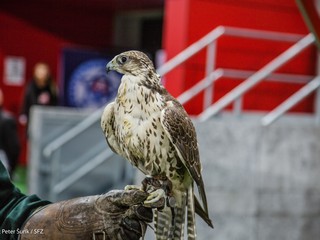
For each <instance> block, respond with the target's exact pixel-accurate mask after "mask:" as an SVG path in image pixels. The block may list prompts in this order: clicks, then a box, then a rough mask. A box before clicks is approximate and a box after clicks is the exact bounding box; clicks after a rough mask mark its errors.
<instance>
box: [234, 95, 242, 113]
mask: <svg viewBox="0 0 320 240" xmlns="http://www.w3.org/2000/svg"><path fill="white" fill-rule="evenodd" d="M242 100H243V96H241V97H238V98H237V99H236V100H235V101H234V104H233V114H234V115H235V116H237V117H238V116H240V115H241V112H242Z"/></svg>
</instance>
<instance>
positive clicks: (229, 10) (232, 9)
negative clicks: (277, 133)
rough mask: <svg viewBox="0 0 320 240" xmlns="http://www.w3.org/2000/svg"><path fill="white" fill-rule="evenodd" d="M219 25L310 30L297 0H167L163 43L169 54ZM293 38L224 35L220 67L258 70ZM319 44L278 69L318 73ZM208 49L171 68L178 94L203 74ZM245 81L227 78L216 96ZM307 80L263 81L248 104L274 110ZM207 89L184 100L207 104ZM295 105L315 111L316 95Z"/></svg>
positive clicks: (195, 106) (194, 109)
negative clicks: (284, 40) (204, 93)
mask: <svg viewBox="0 0 320 240" xmlns="http://www.w3.org/2000/svg"><path fill="white" fill-rule="evenodd" d="M219 25H224V26H234V27H242V28H251V29H261V30H269V31H277V32H289V33H299V34H307V33H308V30H307V27H306V26H305V24H304V22H303V20H302V17H301V16H300V12H299V10H298V8H297V6H296V5H295V1H292V0H283V1H277V0H268V1H265V0H215V1H213V0H212V1H203V0H167V1H166V5H165V29H164V32H165V35H164V39H163V42H164V48H165V50H166V52H167V56H168V59H170V58H171V57H173V56H175V55H176V54H177V53H179V52H180V51H181V50H183V49H184V48H186V47H187V46H189V45H190V44H192V43H193V42H195V41H197V40H198V39H200V38H201V37H203V36H204V35H205V34H207V33H208V32H210V31H211V30H213V29H214V28H216V27H217V26H219ZM289 46H290V44H287V43H277V42H271V41H261V40H259V41H257V40H251V39H240V38H234V37H223V38H221V39H219V41H218V51H217V63H216V64H217V67H222V68H235V69H243V70H258V69H260V68H261V67H262V66H264V65H265V64H267V63H268V62H269V61H270V60H272V59H273V58H274V57H276V56H277V55H279V54H280V53H281V52H283V51H284V50H285V49H287V48H288V47H289ZM315 53H316V51H315V48H309V49H308V50H307V51H305V52H304V53H302V54H301V55H299V56H298V57H297V58H295V59H294V60H292V61H290V63H288V64H286V65H285V66H284V67H282V68H281V69H279V70H278V72H283V73H299V74H310V75H312V74H314V73H315ZM204 63H205V51H202V52H200V53H199V54H197V55H196V56H195V57H193V58H192V59H190V60H189V61H187V62H186V63H185V64H184V65H183V66H182V67H180V68H179V69H178V70H174V71H172V73H170V74H168V76H167V80H166V86H167V88H168V90H169V91H170V92H171V93H172V94H173V95H174V96H178V95H179V94H180V93H182V92H183V91H185V90H186V89H188V88H190V87H191V86H193V85H194V84H195V83H196V82H198V81H199V80H200V79H202V78H203V77H204V75H205V73H204ZM240 82H241V81H239V80H234V79H226V78H222V79H221V80H218V81H217V83H216V85H215V94H214V99H213V100H214V101H216V100H217V99H219V98H220V97H221V96H223V95H224V94H225V93H226V92H228V91H230V90H231V89H232V88H234V87H235V86H236V85H238V84H239V83H240ZM301 86H302V85H300V84H283V83H274V82H263V83H261V84H259V85H258V86H256V87H255V88H254V89H253V90H251V91H250V92H248V93H247V94H246V95H245V97H244V108H245V109H247V110H270V109H273V108H274V107H275V106H277V105H278V104H279V103H281V102H282V101H283V100H284V99H286V98H287V97H288V96H290V95H291V94H293V93H294V92H295V91H296V90H298V89H299V88H300V87H301ZM202 97H203V96H202V94H200V95H199V96H198V97H196V98H195V99H194V100H193V101H190V102H189V103H187V104H186V105H185V107H186V109H187V111H188V112H189V113H191V114H198V113H199V112H200V111H201V109H202ZM293 111H302V112H311V111H313V96H310V97H309V98H307V99H306V100H305V101H303V102H302V103H300V104H299V105H298V106H297V107H295V108H294V109H293Z"/></svg>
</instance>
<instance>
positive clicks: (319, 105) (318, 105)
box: [314, 51, 320, 126]
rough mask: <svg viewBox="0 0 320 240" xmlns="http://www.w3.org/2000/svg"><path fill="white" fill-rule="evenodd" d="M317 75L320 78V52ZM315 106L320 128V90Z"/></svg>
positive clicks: (317, 91)
mask: <svg viewBox="0 0 320 240" xmlns="http://www.w3.org/2000/svg"><path fill="white" fill-rule="evenodd" d="M316 74H317V76H320V51H318V52H317V65H316ZM314 106H315V109H314V114H315V121H316V124H317V125H318V126H320V88H318V89H317V90H316V96H315V103H314Z"/></svg>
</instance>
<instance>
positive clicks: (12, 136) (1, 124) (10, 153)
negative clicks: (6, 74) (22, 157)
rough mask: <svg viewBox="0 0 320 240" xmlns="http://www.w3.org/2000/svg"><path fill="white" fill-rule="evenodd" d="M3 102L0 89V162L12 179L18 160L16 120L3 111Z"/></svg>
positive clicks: (18, 144)
mask: <svg viewBox="0 0 320 240" xmlns="http://www.w3.org/2000/svg"><path fill="white" fill-rule="evenodd" d="M3 101H4V99H3V93H2V90H1V89H0V160H1V162H3V163H4V165H6V167H7V169H8V171H9V173H10V176H11V177H12V176H13V173H14V170H15V169H16V166H17V164H18V160H19V154H20V142H19V137H18V131H17V124H16V120H15V119H14V117H13V116H12V115H11V114H10V113H8V112H7V111H5V110H4V109H3Z"/></svg>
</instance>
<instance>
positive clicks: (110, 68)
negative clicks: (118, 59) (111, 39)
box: [106, 60, 114, 74]
mask: <svg viewBox="0 0 320 240" xmlns="http://www.w3.org/2000/svg"><path fill="white" fill-rule="evenodd" d="M111 70H114V65H113V61H112V60H111V61H110V62H108V64H107V66H106V71H107V74H108V73H109V72H110V71H111Z"/></svg>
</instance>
